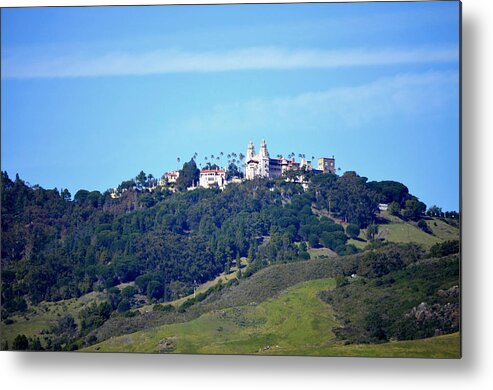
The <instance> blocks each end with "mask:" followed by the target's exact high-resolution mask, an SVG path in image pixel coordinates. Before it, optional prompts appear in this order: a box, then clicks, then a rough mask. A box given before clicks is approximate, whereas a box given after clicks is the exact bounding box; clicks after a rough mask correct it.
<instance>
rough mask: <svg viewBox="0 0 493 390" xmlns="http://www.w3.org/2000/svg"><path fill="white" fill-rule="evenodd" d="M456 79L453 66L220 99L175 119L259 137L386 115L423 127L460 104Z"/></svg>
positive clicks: (369, 124) (368, 122) (363, 124)
mask: <svg viewBox="0 0 493 390" xmlns="http://www.w3.org/2000/svg"><path fill="white" fill-rule="evenodd" d="M458 85H459V80H458V73H457V72H454V71H440V72H435V71H429V72H424V73H409V74H400V75H395V76H393V77H386V78H381V79H377V80H375V81H372V82H369V83H366V84H362V85H358V86H351V87H337V88H330V89H327V90H322V91H312V92H305V93H302V94H299V95H295V96H284V97H277V98H273V99H254V100H249V101H244V102H235V103H229V104H222V105H217V106H215V107H213V108H212V109H211V111H210V113H208V114H206V115H197V116H195V117H192V118H189V119H187V120H186V121H184V122H183V123H180V124H175V125H176V126H175V129H176V131H177V132H179V133H182V132H185V133H188V134H189V135H190V136H194V137H201V136H202V135H203V134H209V135H210V134H211V133H214V134H215V135H216V136H221V137H228V136H229V135H230V133H231V129H239V128H242V129H244V130H245V131H248V132H249V133H251V134H252V136H258V137H261V136H262V134H265V133H266V132H268V133H269V134H279V135H282V134H284V133H286V132H287V133H289V131H291V130H297V131H301V132H302V133H303V135H304V136H307V137H308V136H315V135H317V136H319V135H320V131H321V129H328V128H330V129H331V130H330V133H331V135H332V136H333V135H336V134H337V133H339V134H342V133H346V134H347V133H348V132H351V131H353V130H354V134H358V133H359V132H360V130H364V131H368V129H369V128H374V127H375V125H377V127H378V124H379V123H383V122H384V121H386V122H387V123H392V124H393V125H394V126H395V128H396V129H399V127H400V126H401V125H404V124H409V123H413V124H415V125H416V126H417V127H419V126H421V127H423V126H422V125H426V124H427V122H428V121H429V120H430V118H432V117H434V116H439V115H441V116H443V115H449V114H450V112H451V111H450V110H451V107H457V106H458V98H459V95H458ZM452 110H453V109H452ZM452 112H454V111H452ZM252 132H255V133H258V134H254V133H252ZM190 133H193V134H190Z"/></svg>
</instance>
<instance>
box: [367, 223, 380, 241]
mask: <svg viewBox="0 0 493 390" xmlns="http://www.w3.org/2000/svg"><path fill="white" fill-rule="evenodd" d="M377 234H378V225H375V224H371V225H368V227H367V228H366V238H368V239H369V240H373V239H374V238H375V237H376V235H377Z"/></svg>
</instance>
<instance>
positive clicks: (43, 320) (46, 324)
mask: <svg viewBox="0 0 493 390" xmlns="http://www.w3.org/2000/svg"><path fill="white" fill-rule="evenodd" d="M104 297H105V294H104V293H101V292H95V291H93V292H91V293H89V294H85V295H83V296H81V297H79V298H73V299H66V300H62V301H58V302H46V301H43V302H41V303H40V304H39V305H37V306H34V307H30V308H29V309H28V311H27V312H26V313H23V314H17V315H13V316H11V317H9V318H11V319H12V320H14V323H13V324H9V325H6V324H5V323H3V322H2V323H0V330H1V339H2V342H4V341H7V342H8V343H9V345H12V343H13V341H14V339H15V337H16V336H17V335H18V334H24V335H26V336H28V337H36V336H39V335H40V333H41V332H42V331H43V330H48V329H49V328H50V327H52V326H54V325H55V324H56V323H57V320H59V319H61V318H62V317H63V316H65V315H69V314H70V315H71V316H72V317H74V319H75V321H76V322H77V324H78V325H79V318H78V314H79V311H80V310H82V309H83V308H84V307H86V306H87V305H89V304H91V303H93V302H100V301H102V300H103V299H104Z"/></svg>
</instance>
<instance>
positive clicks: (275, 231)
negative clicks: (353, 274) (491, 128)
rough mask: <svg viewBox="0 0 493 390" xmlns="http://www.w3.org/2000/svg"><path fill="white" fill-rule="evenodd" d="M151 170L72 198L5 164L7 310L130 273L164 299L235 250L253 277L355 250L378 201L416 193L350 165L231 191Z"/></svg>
mask: <svg viewBox="0 0 493 390" xmlns="http://www.w3.org/2000/svg"><path fill="white" fill-rule="evenodd" d="M196 173H197V169H196V166H195V163H194V162H193V160H192V161H191V162H188V163H185V165H184V168H183V170H182V174H181V176H180V178H182V180H183V181H182V182H180V183H179V184H180V186H179V187H180V188H181V187H183V188H186V187H187V185H188V184H189V182H191V181H192V180H194V178H195V176H196ZM153 180H154V178H153V177H152V176H150V175H146V174H145V173H143V172H141V173H140V174H139V175H138V176H137V177H136V178H135V179H132V180H131V181H127V182H124V183H122V185H121V187H122V188H126V191H125V192H124V193H123V195H122V196H121V197H119V198H117V199H113V198H112V197H111V196H110V193H109V192H105V193H100V192H98V191H87V190H80V191H78V192H77V193H76V194H75V196H74V199H73V200H71V195H70V193H69V192H68V191H67V190H62V191H58V190H57V189H53V190H46V189H43V188H41V187H39V186H29V185H28V184H26V183H25V182H23V181H22V180H21V179H20V178H19V177H18V176H16V178H15V180H11V179H10V178H9V177H8V175H7V173H6V172H2V252H1V254H2V302H3V304H2V314H3V317H4V318H6V317H8V315H9V314H11V313H13V312H16V311H23V310H26V309H27V307H28V306H29V304H37V303H39V302H40V301H42V300H51V301H56V300H60V299H67V298H73V297H78V296H80V295H82V294H85V293H88V292H90V291H93V290H98V291H102V290H105V289H106V290H108V289H111V288H112V287H113V286H115V285H117V284H119V283H122V282H129V281H135V282H136V286H137V288H138V292H139V293H141V294H145V295H147V297H148V299H149V300H151V301H152V300H154V301H168V300H172V299H174V298H176V296H182V295H184V294H185V295H186V292H187V291H190V289H191V288H192V287H193V286H194V285H196V284H200V283H203V282H205V281H207V280H211V279H213V278H215V277H216V276H217V275H219V274H220V273H221V272H223V271H228V270H229V269H230V268H231V267H232V265H233V264H238V263H239V259H240V258H247V259H248V263H249V265H248V267H247V268H246V270H244V271H243V272H244V273H245V274H246V275H244V276H248V275H249V274H251V273H253V272H256V271H257V270H259V269H261V268H263V267H265V266H267V265H269V264H272V263H278V262H287V261H296V260H306V259H309V257H310V255H309V253H308V249H309V248H310V247H319V246H325V247H327V248H330V249H332V250H334V251H335V252H337V253H338V254H339V255H346V254H352V253H355V252H357V249H356V248H355V247H354V246H352V245H348V244H347V241H348V238H349V237H354V236H357V235H358V233H359V229H360V228H364V227H368V226H371V224H373V223H374V221H375V215H376V212H377V211H378V203H379V202H382V201H385V200H386V199H390V198H391V199H394V200H399V201H400V202H404V204H405V202H407V201H409V200H413V199H415V198H414V197H412V195H410V194H409V192H408V190H407V188H406V187H405V186H403V185H402V184H400V183H397V184H393V185H390V186H389V185H387V184H385V183H384V184H382V183H383V182H380V184H379V183H376V182H371V183H368V182H367V180H366V178H363V177H360V176H358V175H357V174H356V173H354V172H347V173H345V174H344V175H342V176H340V177H339V176H337V175H331V174H320V175H314V176H312V177H311V178H310V182H309V186H308V189H307V190H304V189H303V187H302V186H301V185H300V184H296V183H289V182H285V181H284V180H282V179H279V180H266V179H257V180H252V181H247V182H244V183H242V184H235V185H229V186H227V188H226V189H225V190H224V191H220V190H218V189H207V190H206V189H202V188H199V189H196V190H194V191H186V190H183V191H178V192H176V193H171V192H169V191H168V190H166V189H163V188H160V187H157V188H156V189H155V190H153V191H152V192H149V191H143V190H141V189H142V188H144V187H145V186H146V185H147V184H149V183H152V182H153ZM392 183H395V182H392ZM389 188H390V189H389ZM416 201H417V200H416ZM314 211H316V212H317V213H314ZM338 220H342V221H344V222H347V223H349V224H350V225H349V226H348V227H347V228H346V229H344V227H343V226H342V225H341V224H339V223H337V222H336V221H338Z"/></svg>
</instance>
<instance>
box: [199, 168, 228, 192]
mask: <svg viewBox="0 0 493 390" xmlns="http://www.w3.org/2000/svg"><path fill="white" fill-rule="evenodd" d="M225 183H226V172H224V171H223V170H203V171H200V178H199V186H200V187H204V188H210V187H215V186H218V187H219V188H224V185H225Z"/></svg>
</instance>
